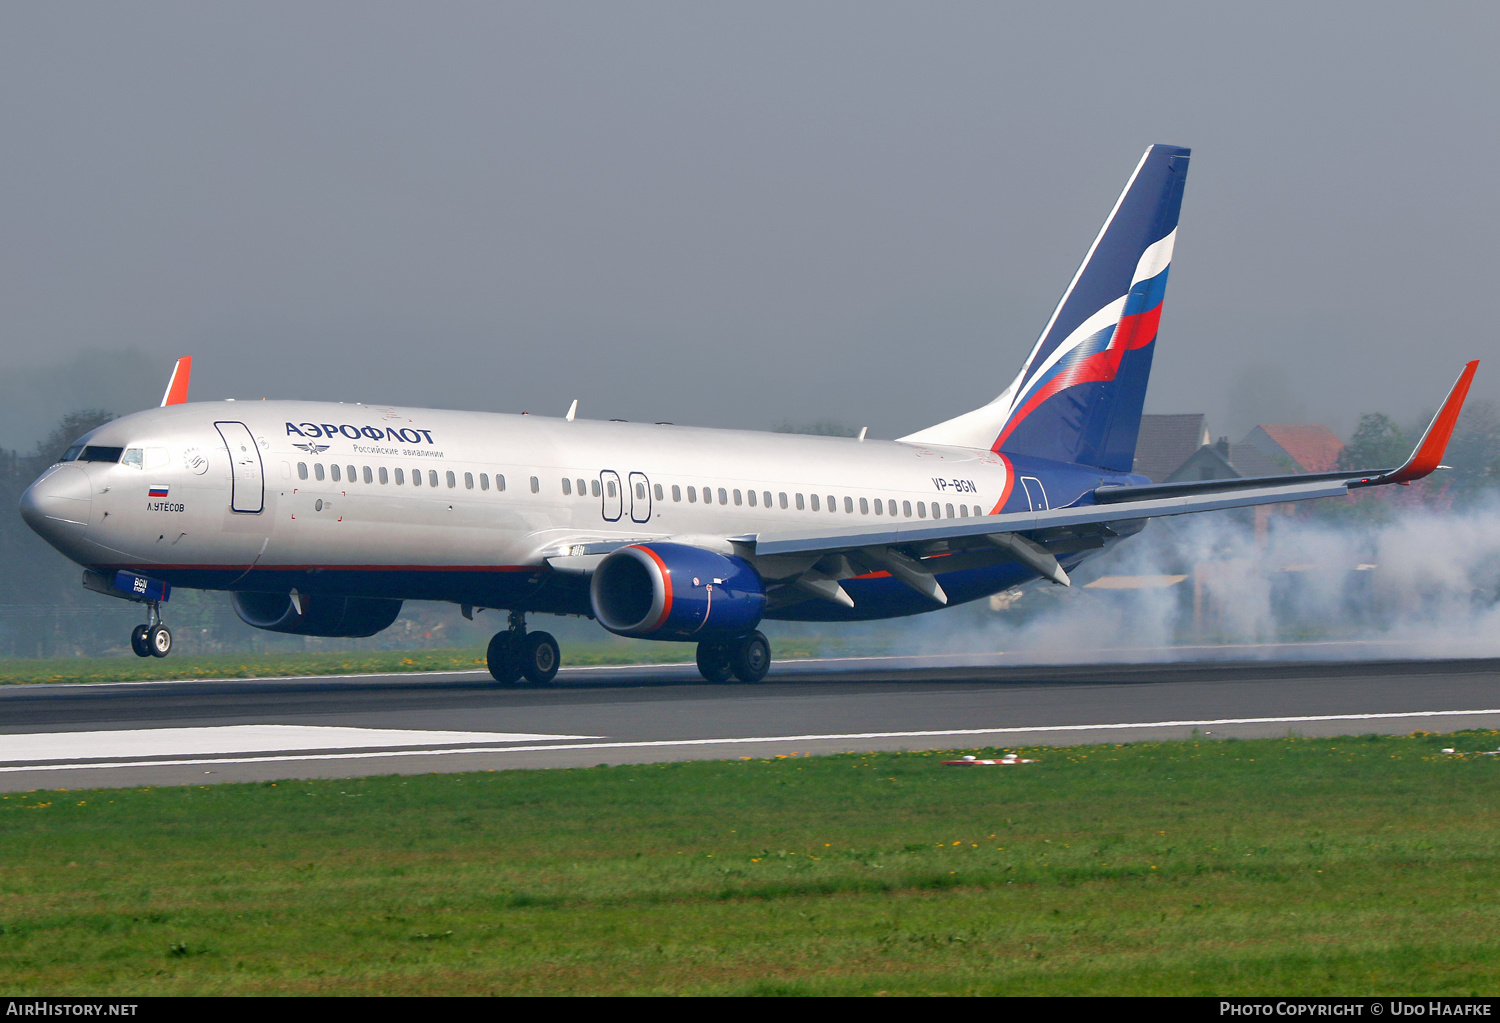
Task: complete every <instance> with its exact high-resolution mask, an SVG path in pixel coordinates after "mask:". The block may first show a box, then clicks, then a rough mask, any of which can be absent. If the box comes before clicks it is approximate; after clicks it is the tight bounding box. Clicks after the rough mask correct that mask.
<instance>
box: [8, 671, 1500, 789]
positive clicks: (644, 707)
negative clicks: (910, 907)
mask: <svg viewBox="0 0 1500 1023" xmlns="http://www.w3.org/2000/svg"><path fill="white" fill-rule="evenodd" d="M921 665H927V666H921ZM931 665H932V661H931V659H928V660H927V661H920V662H919V661H916V660H914V659H910V660H909V659H869V658H849V659H830V660H822V661H807V662H795V661H789V662H783V663H780V664H778V665H777V666H776V669H775V671H774V672H773V674H772V675H771V677H770V678H769V679H768V680H767V681H765V682H763V683H761V684H759V685H753V686H746V685H739V684H730V685H710V684H707V683H704V682H703V681H702V680H701V679H700V678H699V677H698V675H697V673H696V671H695V670H694V669H693V668H692V667H691V666H687V665H665V666H645V667H610V668H571V669H564V670H563V671H562V672H561V673H560V674H559V676H558V679H557V682H556V683H555V684H553V685H551V686H548V687H545V688H513V687H501V686H497V685H495V684H494V683H493V682H492V681H491V680H490V679H489V677H488V676H487V675H486V674H484V673H481V672H459V673H431V674H415V675H414V674H402V675H361V676H332V677H329V676H323V677H310V678H291V679H245V680H202V681H187V682H133V683H112V684H111V683H106V684H86V685H85V684H81V685H37V686H13V687H6V688H4V689H0V790H3V791H17V790H29V789H56V788H68V789H79V788H93V787H111V786H132V785H176V784H203V783H208V782H227V781H260V780H272V779H287V778H312V777H350V776H358V775H369V774H393V773H401V774H418V773H426V772H432V771H476V770H496V769H507V768H533V767H569V766H592V765H594V764H601V763H608V764H622V763H637V762H649V761H665V760H685V759H715V758H734V757H764V756H773V755H777V754H790V753H831V752H838V751H848V750H910V749H933V748H942V749H962V748H966V747H967V748H978V747H991V748H992V747H1018V746H1035V745H1066V744H1074V743H1096V742H1131V741H1140V740H1150V739H1169V738H1183V737H1187V736H1191V735H1193V734H1195V733H1197V734H1200V735H1209V736H1212V737H1216V738H1218V737H1224V738H1229V737H1257V736H1276V735H1286V734H1288V733H1295V734H1301V735H1345V734H1362V733H1369V732H1382V733H1396V734H1404V733H1407V732H1411V731H1415V730H1423V731H1429V732H1448V731H1456V730H1460V729H1465V728H1500V659H1468V660H1365V661H1340V660H1326V661H1297V662H1279V661H1278V662H1266V661H1261V662H1248V663H1245V662H1237V663H1234V662H1229V663H1226V662H1223V661H1195V662H1187V663H1183V662H1176V663H1149V664H1087V665H1050V666H1024V665H1019V666H1018V665H1003V666H995V665H975V664H950V665H946V666H941V665H940V666H931Z"/></svg>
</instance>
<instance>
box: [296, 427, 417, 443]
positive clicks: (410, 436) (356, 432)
mask: <svg viewBox="0 0 1500 1023" xmlns="http://www.w3.org/2000/svg"><path fill="white" fill-rule="evenodd" d="M293 434H296V435H297V436H298V437H314V438H317V437H330V438H331V437H339V436H343V437H347V438H349V439H350V440H360V439H362V438H363V439H365V440H394V441H399V442H401V443H405V444H422V443H426V444H435V443H436V441H434V440H433V439H432V431H431V430H413V429H411V428H410V427H401V428H400V429H397V428H396V427H394V426H387V427H384V429H383V431H382V428H381V427H379V426H355V425H354V424H352V423H343V424H336V423H287V424H286V435H287V436H288V437H290V436H292V435H293Z"/></svg>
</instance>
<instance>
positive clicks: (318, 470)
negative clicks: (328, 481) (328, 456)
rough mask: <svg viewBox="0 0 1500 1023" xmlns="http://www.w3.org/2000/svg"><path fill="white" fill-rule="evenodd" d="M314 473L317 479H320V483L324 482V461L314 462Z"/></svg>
mask: <svg viewBox="0 0 1500 1023" xmlns="http://www.w3.org/2000/svg"><path fill="white" fill-rule="evenodd" d="M313 475H314V476H315V477H317V479H318V481H319V482H320V483H321V482H322V480H323V463H322V462H314V463H313Z"/></svg>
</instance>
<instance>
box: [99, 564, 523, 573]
mask: <svg viewBox="0 0 1500 1023" xmlns="http://www.w3.org/2000/svg"><path fill="white" fill-rule="evenodd" d="M103 567H104V568H110V569H118V568H125V569H130V570H132V571H136V572H150V571H153V570H156V571H174V572H175V571H199V572H244V571H245V570H246V566H244V565H139V564H133V565H105V566H103ZM253 567H254V569H255V571H256V572H310V571H313V570H317V571H319V572H546V571H548V569H546V568H542V567H540V566H537V565H255V566H253Z"/></svg>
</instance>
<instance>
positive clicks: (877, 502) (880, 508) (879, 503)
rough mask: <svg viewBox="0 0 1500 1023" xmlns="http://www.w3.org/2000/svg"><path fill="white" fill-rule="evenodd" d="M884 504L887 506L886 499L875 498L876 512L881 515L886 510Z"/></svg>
mask: <svg viewBox="0 0 1500 1023" xmlns="http://www.w3.org/2000/svg"><path fill="white" fill-rule="evenodd" d="M884 506H885V502H884V501H882V500H881V499H880V498H878V497H877V498H875V514H876V515H880V514H881V513H883V512H884V511H885V507H884Z"/></svg>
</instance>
